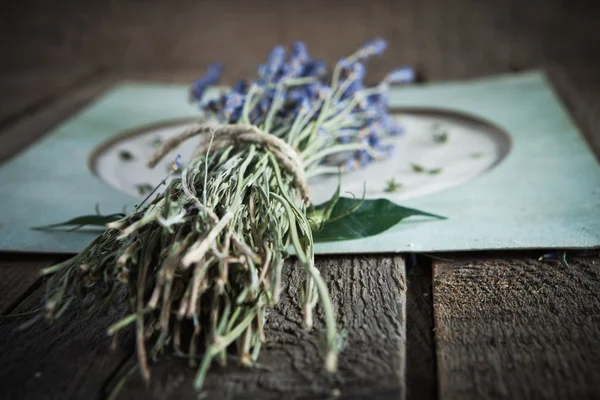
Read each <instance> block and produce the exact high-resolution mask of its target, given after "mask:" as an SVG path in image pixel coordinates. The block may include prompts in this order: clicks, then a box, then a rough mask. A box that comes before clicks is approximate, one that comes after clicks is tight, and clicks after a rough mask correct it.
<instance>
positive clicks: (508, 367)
mask: <svg viewBox="0 0 600 400" xmlns="http://www.w3.org/2000/svg"><path fill="white" fill-rule="evenodd" d="M475 257H477V256H472V257H471V258H466V257H465V258H461V259H460V261H456V262H436V263H435V266H434V276H433V290H434V293H433V294H434V315H435V329H436V330H435V340H436V350H437V366H438V379H439V381H438V382H439V383H438V384H439V393H440V400H452V399H461V400H463V399H475V398H476V399H542V398H543V399H592V398H599V397H600V296H599V295H598V294H599V293H600V261H599V260H598V259H597V258H594V259H583V258H579V259H573V260H569V263H568V265H567V264H565V263H562V262H560V261H544V262H539V261H537V260H536V259H535V258H530V257H525V256H524V257H515V258H512V259H506V258H490V259H485V258H479V259H477V258H475Z"/></svg>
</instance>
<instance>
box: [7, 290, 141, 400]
mask: <svg viewBox="0 0 600 400" xmlns="http://www.w3.org/2000/svg"><path fill="white" fill-rule="evenodd" d="M43 293H44V291H43V287H40V288H38V289H37V290H36V291H34V292H33V293H32V294H31V295H30V296H29V297H28V298H27V299H26V300H25V301H23V302H22V303H21V304H20V305H19V306H18V307H17V308H16V309H15V310H14V314H21V313H32V312H34V311H36V310H38V309H39V307H40V306H41V304H42V302H41V298H42V295H43ZM123 315H124V313H123V311H122V310H111V311H110V312H108V313H107V314H103V313H101V312H100V310H99V307H98V306H97V305H96V304H95V303H94V302H93V301H92V299H88V301H86V302H85V304H84V307H83V308H79V307H71V309H70V310H69V311H67V312H66V313H65V314H64V315H63V316H62V318H61V319H60V320H58V321H56V322H54V323H53V324H51V325H49V324H46V323H44V322H43V321H39V322H38V323H36V324H34V325H33V326H31V327H30V328H28V329H25V330H23V331H19V330H18V329H17V328H18V326H19V325H20V324H22V323H23V322H25V321H27V320H28V319H27V318H10V319H8V318H7V319H5V320H4V321H3V323H2V324H0V354H2V362H1V363H0V393H1V397H2V398H3V399H7V400H8V399H19V400H21V399H40V398H44V399H57V400H58V399H84V398H92V399H95V398H98V393H100V392H101V390H102V388H103V387H104V385H105V382H106V381H107V380H108V378H109V377H110V375H111V373H112V372H113V371H114V370H115V369H116V368H118V367H119V366H120V365H121V364H122V363H123V361H125V360H126V359H127V358H128V357H129V355H130V354H131V348H132V345H133V343H132V341H131V336H128V335H123V337H122V338H121V340H120V341H118V342H117V345H116V346H115V348H114V350H111V343H112V339H111V338H110V337H109V336H108V335H107V333H106V329H107V327H108V326H110V324H111V323H114V322H115V321H117V320H118V319H119V318H120V317H122V316H123ZM28 318H30V317H28Z"/></svg>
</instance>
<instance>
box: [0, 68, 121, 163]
mask: <svg viewBox="0 0 600 400" xmlns="http://www.w3.org/2000/svg"><path fill="white" fill-rule="evenodd" d="M112 84H114V81H113V80H111V79H109V78H105V77H101V76H96V75H95V76H94V77H93V78H91V79H90V80H86V81H82V82H81V83H80V85H78V86H77V88H73V90H71V91H69V93H64V96H63V97H57V98H55V101H52V102H50V103H49V104H47V105H46V106H45V107H44V108H43V109H41V110H36V111H37V112H32V113H28V114H27V115H26V116H24V117H23V118H20V119H19V120H18V121H16V122H15V123H12V124H10V125H9V126H8V127H6V128H5V129H3V130H2V131H1V132H0V143H1V144H2V145H1V146H0V163H1V162H3V161H5V160H7V159H8V158H10V157H11V156H13V155H15V154H17V153H18V152H19V151H21V150H23V149H24V148H26V147H27V146H28V145H30V144H32V143H33V142H35V141H36V140H37V139H39V138H40V137H42V136H43V135H44V134H45V133H47V132H48V131H50V130H51V129H52V128H53V127H54V126H56V125H58V124H59V123H61V122H63V121H64V120H65V119H66V118H68V117H70V116H71V115H73V114H74V113H75V112H76V111H77V110H78V109H80V108H81V107H83V106H84V105H86V104H87V103H88V102H90V101H91V100H92V99H94V98H95V97H97V96H98V95H99V94H101V93H102V91H104V90H106V89H108V88H109V87H110V86H111V85H112Z"/></svg>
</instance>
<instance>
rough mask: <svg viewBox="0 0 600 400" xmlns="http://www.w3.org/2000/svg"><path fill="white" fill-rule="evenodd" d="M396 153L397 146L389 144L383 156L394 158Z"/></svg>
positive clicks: (384, 149)
mask: <svg viewBox="0 0 600 400" xmlns="http://www.w3.org/2000/svg"><path fill="white" fill-rule="evenodd" d="M395 151H396V146H394V145H393V144H388V145H387V146H384V147H383V150H382V152H383V156H384V157H385V158H392V157H393V156H394V152H395Z"/></svg>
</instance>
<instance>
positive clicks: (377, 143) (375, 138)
mask: <svg viewBox="0 0 600 400" xmlns="http://www.w3.org/2000/svg"><path fill="white" fill-rule="evenodd" d="M367 142H368V143H369V146H371V147H373V148H374V149H379V148H380V147H381V139H380V137H379V135H378V134H375V133H373V132H372V131H371V134H369V136H368V138H367Z"/></svg>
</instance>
